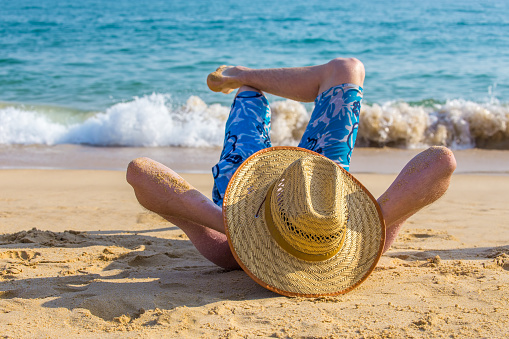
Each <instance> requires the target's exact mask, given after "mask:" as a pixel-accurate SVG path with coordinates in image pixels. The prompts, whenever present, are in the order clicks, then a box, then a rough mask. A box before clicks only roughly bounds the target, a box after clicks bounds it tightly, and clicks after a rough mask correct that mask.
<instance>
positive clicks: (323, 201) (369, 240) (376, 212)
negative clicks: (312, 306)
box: [126, 58, 456, 296]
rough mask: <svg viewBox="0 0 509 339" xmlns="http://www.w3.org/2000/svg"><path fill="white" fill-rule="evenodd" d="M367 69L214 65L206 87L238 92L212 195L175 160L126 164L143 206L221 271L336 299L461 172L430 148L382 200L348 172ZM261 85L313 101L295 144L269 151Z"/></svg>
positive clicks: (339, 61)
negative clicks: (173, 167) (234, 271)
mask: <svg viewBox="0 0 509 339" xmlns="http://www.w3.org/2000/svg"><path fill="white" fill-rule="evenodd" d="M364 77H365V70H364V65H363V64H362V63H361V62H360V61H359V60H357V59H355V58H336V59H333V60H331V61H329V62H328V63H326V64H323V65H317V66H309V67H296V68H279V69H250V68H246V67H241V66H221V67H219V68H218V69H217V70H216V71H215V72H213V73H211V74H209V76H208V78H207V84H208V86H209V88H210V89H211V90H212V91H215V92H223V93H231V92H232V91H233V90H235V89H238V90H237V94H236V96H235V98H234V100H233V104H232V106H231V111H230V115H229V118H228V121H227V123H226V129H225V138H224V146H223V151H222V153H221V156H220V159H219V162H218V163H217V164H216V165H215V166H214V167H213V169H212V171H213V175H214V188H213V192H212V198H213V201H211V200H210V199H208V198H207V197H206V196H205V195H203V194H202V193H200V192H199V191H198V190H196V189H195V188H194V187H193V186H191V185H190V184H189V183H188V182H186V181H185V180H184V179H183V178H182V177H181V176H179V175H178V174H177V173H175V172H174V171H172V170H171V169H170V168H168V167H166V166H164V165H162V164H160V163H158V162H156V161H154V160H151V159H148V158H138V159H135V160H133V161H132V162H131V163H130V164H129V166H128V168H127V175H126V176H127V181H128V182H129V184H131V185H132V187H133V188H134V192H135V194H136V197H137V199H138V201H139V203H140V204H141V205H142V206H144V207H145V208H147V209H149V210H150V211H153V212H155V213H157V214H159V215H161V216H162V217H163V218H165V219H166V220H168V221H170V222H171V223H173V224H174V225H176V226H178V227H179V228H181V229H182V231H184V232H185V234H186V235H187V236H188V237H189V239H190V240H191V242H192V243H193V245H194V246H195V247H196V248H197V250H198V251H199V252H200V253H201V254H202V255H203V256H204V257H205V258H207V259H208V260H210V261H211V262H213V263H214V264H216V265H218V266H220V267H223V268H226V269H238V268H243V269H244V270H245V271H246V272H247V273H248V274H249V275H250V276H251V277H252V278H253V279H254V280H255V281H257V282H258V283H260V284H261V285H263V286H265V287H267V288H269V289H271V290H273V291H276V292H278V293H281V294H285V295H304V296H316V295H334V294H340V293H345V292H347V291H349V290H351V289H353V288H354V287H356V286H358V285H359V284H360V283H361V282H362V281H364V280H365V279H366V278H367V276H368V275H369V274H370V273H371V271H372V270H373V269H374V267H375V265H376V263H377V262H378V259H379V258H380V256H381V254H382V253H383V252H385V251H387V250H388V249H389V248H390V246H391V244H392V243H393V242H394V240H395V238H396V236H397V234H398V231H399V230H400V228H401V226H402V225H403V223H404V222H405V220H407V219H408V218H409V217H410V216H411V215H413V214H414V213H416V212H417V211H419V210H420V209H422V208H423V207H424V206H427V205H429V204H431V203H432V202H434V201H436V200H437V199H438V198H440V197H441V196H442V195H443V194H444V193H445V192H446V190H447V189H448V187H449V182H450V179H451V176H452V173H453V172H454V170H455V168H456V160H455V158H454V155H453V153H452V152H451V151H450V150H449V149H447V148H445V147H431V148H429V149H427V150H425V151H423V152H421V153H420V154H418V155H417V156H415V157H414V158H413V159H411V160H410V162H409V163H408V164H407V165H406V166H405V167H404V168H403V170H402V171H401V172H400V173H399V175H398V176H397V178H396V179H395V181H394V182H393V183H392V184H391V185H390V187H389V188H388V189H387V190H386V191H385V192H384V193H383V194H382V195H381V196H380V197H379V198H378V199H376V200H375V199H374V198H373V197H372V196H371V194H370V193H369V192H368V191H367V190H366V189H365V188H364V187H363V186H362V184H361V183H359V182H358V181H357V180H356V179H355V178H354V177H353V176H352V175H351V174H349V173H348V170H349V164H350V160H351V155H352V150H353V148H354V144H355V139H356V136H357V129H358V122H359V114H360V105H361V100H362V93H363V88H362V86H363V82H364ZM264 92H266V93H270V94H273V95H276V96H280V97H283V98H288V99H292V100H297V101H302V102H311V101H313V100H314V101H315V107H314V110H313V112H312V114H311V117H310V121H309V123H308V126H307V128H306V130H305V132H304V135H303V136H302V139H301V141H300V143H299V145H298V147H281V146H280V147H272V144H271V140H270V119H271V113H270V107H269V103H268V101H267V99H266V98H265V96H264Z"/></svg>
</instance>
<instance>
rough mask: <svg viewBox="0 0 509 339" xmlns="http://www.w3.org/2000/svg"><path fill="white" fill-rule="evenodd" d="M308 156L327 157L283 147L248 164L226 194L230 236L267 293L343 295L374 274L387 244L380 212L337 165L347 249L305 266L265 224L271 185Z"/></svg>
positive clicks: (247, 269)
mask: <svg viewBox="0 0 509 339" xmlns="http://www.w3.org/2000/svg"><path fill="white" fill-rule="evenodd" d="M309 155H313V156H320V157H323V156H322V155H320V154H318V153H315V152H312V151H309V150H306V149H303V148H298V147H286V146H279V147H271V148H267V149H263V150H261V151H258V152H257V153H255V154H253V155H252V156H250V157H249V158H248V159H246V160H245V161H244V162H243V163H242V164H241V166H240V167H239V168H238V169H237V171H236V172H235V174H234V175H233V176H232V178H231V179H230V182H229V184H228V187H227V189H226V192H225V196H224V200H223V218H224V224H225V229H226V236H227V238H228V243H229V245H230V249H231V251H232V253H233V255H234V257H235V259H236V260H237V262H238V263H239V265H240V266H241V267H242V269H243V270H244V271H245V272H246V273H247V274H248V275H249V276H250V277H251V278H252V279H253V280H255V281H256V282H257V283H259V284H260V285H262V286H263V287H265V288H267V289H269V290H272V291H274V292H277V293H279V294H283V295H287V296H305V297H317V296H325V295H338V294H343V293H346V292H348V291H351V290H352V289H354V288H355V287H357V286H358V285H360V284H361V283H362V282H363V281H364V280H365V279H366V278H367V277H368V276H369V275H370V274H371V272H372V271H373V269H374V268H375V266H376V264H377V262H378V260H379V259H380V256H381V255H382V251H383V248H384V243H385V223H384V219H383V216H382V212H381V210H380V206H379V205H378V203H377V202H376V200H375V198H374V197H373V196H372V195H371V194H370V193H369V191H368V190H367V189H366V188H365V187H364V186H363V185H362V184H361V183H360V182H359V181H357V179H355V178H354V177H353V176H352V175H351V174H350V173H348V172H347V171H345V170H344V169H343V168H341V167H340V166H339V165H338V167H340V168H341V171H340V173H341V176H342V178H341V179H342V181H343V183H344V185H346V188H347V190H346V196H345V199H346V202H347V208H348V222H347V225H346V232H345V241H344V243H343V246H342V248H341V249H340V250H339V252H338V253H337V254H336V255H334V256H333V257H332V258H330V259H327V260H324V261H306V260H302V259H299V258H297V257H295V256H293V255H291V254H289V253H288V252H286V251H285V250H284V249H283V248H282V247H281V246H280V245H279V244H278V243H277V242H276V241H275V240H274V239H273V238H272V236H271V233H270V231H269V229H268V228H267V225H266V224H265V216H264V213H265V209H264V208H263V207H262V204H263V202H264V199H265V196H266V194H267V191H268V189H269V187H270V185H271V184H272V183H273V182H274V180H276V179H277V178H278V177H279V176H280V175H281V173H282V172H283V171H284V169H285V168H286V167H288V166H289V165H290V164H291V163H293V162H294V161H295V160H297V159H299V158H302V157H304V156H309ZM260 207H262V208H260Z"/></svg>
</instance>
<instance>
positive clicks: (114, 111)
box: [0, 0, 509, 148]
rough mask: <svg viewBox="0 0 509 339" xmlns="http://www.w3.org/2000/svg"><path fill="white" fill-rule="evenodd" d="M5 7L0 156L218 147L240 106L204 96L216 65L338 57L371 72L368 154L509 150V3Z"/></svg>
mask: <svg viewBox="0 0 509 339" xmlns="http://www.w3.org/2000/svg"><path fill="white" fill-rule="evenodd" d="M0 5H1V10H0V144H60V143H78V144H79V143H82V144H92V145H101V146H102V145H120V146H187V147H207V146H217V145H220V144H221V142H222V128H223V127H222V126H224V121H225V119H226V115H227V113H228V106H229V104H230V101H231V99H232V96H224V95H221V94H217V93H212V92H210V91H209V90H208V89H207V87H206V84H205V78H206V75H207V74H208V73H209V72H211V71H212V70H214V69H215V68H216V67H217V66H219V65H221V64H241V65H245V66H250V67H256V68H262V67H263V68H265V67H291V66H305V65H313V64H318V63H324V62H327V61H328V60H330V59H332V58H335V57H338V56H345V57H347V56H355V57H357V58H359V59H360V60H362V61H363V62H364V64H365V66H366V72H367V77H366V81H365V96H364V103H365V105H364V110H363V113H362V114H363V115H364V119H363V120H362V121H364V126H363V125H362V124H361V130H360V132H359V139H360V141H359V142H360V144H363V145H395V146H400V147H419V146H421V145H429V144H446V145H449V146H451V147H456V148H462V147H463V148H465V147H498V148H505V147H506V144H507V141H508V140H509V127H508V125H509V108H508V103H509V48H508V47H507V46H509V34H508V33H509V15H508V14H509V2H508V1H500V0H490V1H483V2H478V1H461V2H459V1H452V0H445V1H428V2H413V1H403V0H396V1H360V2H345V3H342V2H338V1H320V2H313V1H301V0H292V1H288V0H283V1H238V0H237V1H201V0H198V1H157V0H153V1H140V0H137V1H134V0H118V1H100V0H87V1H81V2H77V1H70V0H65V1H53V0H45V1H7V0H0ZM271 101H277V99H276V98H271ZM291 105H293V104H291V103H285V104H283V105H282V107H281V108H280V111H281V112H288V110H289V109H291V107H293V106H291ZM290 106H291V107H290ZM302 109H304V111H303V112H302V113H298V114H301V115H303V116H304V115H306V114H309V110H310V109H311V107H309V106H302V107H300V106H299V107H298V111H299V110H302ZM283 115H284V114H282V115H281V116H283ZM299 119H300V118H299V117H296V118H291V119H289V121H286V123H285V126H286V127H287V128H289V129H298V128H300V127H299V126H296V125H295V123H294V122H295V121H296V120H299ZM294 120H295V121H294ZM283 130H284V129H279V132H280V133H284V132H283ZM362 130H364V132H363V131H362ZM275 132H278V130H277V129H276V130H275ZM289 133H290V134H292V133H291V132H289ZM293 134H295V133H293ZM280 139H281V140H282V142H283V141H285V142H289V143H292V142H294V141H295V140H290V141H288V138H287V137H286V136H285V135H283V136H282V137H281V138H280Z"/></svg>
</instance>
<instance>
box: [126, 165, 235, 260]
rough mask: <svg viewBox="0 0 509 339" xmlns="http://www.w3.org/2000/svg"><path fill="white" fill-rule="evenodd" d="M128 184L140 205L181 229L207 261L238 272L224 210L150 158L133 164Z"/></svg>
mask: <svg viewBox="0 0 509 339" xmlns="http://www.w3.org/2000/svg"><path fill="white" fill-rule="evenodd" d="M127 181H128V182H129V184H131V186H133V188H134V192H135V194H136V198H137V199H138V201H139V202H140V204H141V205H142V206H143V207H145V208H147V209H149V210H151V211H153V212H155V213H157V214H159V215H161V216H162V217H163V218H165V219H166V220H168V221H170V222H172V223H173V224H175V225H176V226H178V227H179V228H180V229H182V231H184V233H186V235H187V236H188V237H189V239H190V240H191V242H192V243H193V245H194V246H195V247H196V248H197V249H198V251H199V252H200V253H201V254H202V255H203V256H204V257H205V258H207V259H209V260H210V261H212V262H213V263H215V264H216V265H218V266H221V267H224V268H238V264H237V262H236V261H235V259H234V258H233V255H232V254H231V251H230V248H229V246H228V242H227V239H226V235H225V234H224V225H223V216H222V210H221V208H220V207H219V206H217V205H215V204H214V203H213V202H212V201H210V199H208V198H207V197H206V196H204V195H203V194H201V193H200V192H199V191H198V190H197V189H196V188H194V187H193V186H191V185H190V184H189V183H188V182H187V181H185V180H184V179H183V178H182V177H180V176H179V175H178V174H177V173H175V172H174V171H172V170H171V169H169V168H168V167H166V166H164V165H162V164H160V163H158V162H156V161H154V160H151V159H148V158H139V159H135V160H133V161H132V162H131V163H130V164H129V166H128V168H127Z"/></svg>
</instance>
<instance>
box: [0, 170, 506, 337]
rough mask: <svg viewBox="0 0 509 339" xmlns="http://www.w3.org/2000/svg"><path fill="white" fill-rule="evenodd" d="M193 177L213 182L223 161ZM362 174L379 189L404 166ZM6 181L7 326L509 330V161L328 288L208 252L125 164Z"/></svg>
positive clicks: (468, 333)
mask: <svg viewBox="0 0 509 339" xmlns="http://www.w3.org/2000/svg"><path fill="white" fill-rule="evenodd" d="M183 176H184V177H185V178H186V179H187V180H188V181H189V182H190V183H191V184H193V185H194V186H195V187H197V188H198V189H199V190H201V191H202V192H206V193H208V194H210V193H209V192H210V191H211V187H212V177H211V175H210V174H184V175H183ZM356 176H357V177H358V178H359V180H360V181H361V182H363V183H364V184H365V186H366V187H367V188H368V189H369V190H370V191H371V192H372V193H373V195H375V196H379V195H380V194H381V193H382V192H383V191H384V189H385V188H386V187H388V185H389V184H390V183H391V182H392V180H393V179H394V178H395V174H370V173H359V174H357V175H356ZM0 187H1V189H0V227H1V228H0V230H1V232H0V233H1V234H0V337H2V338H11V337H12V338H39V337H41V338H42V337H44V338H46V337H52V338H57V337H58V338H60V337H72V338H97V337H101V338H116V337H127V338H130V337H136V338H138V337H141V338H168V337H175V338H200V337H203V338H251V337H262V338H263V337H273V338H340V337H355V338H358V337H366V338H391V337H394V338H403V337H430V338H442V337H443V338H456V337H465V338H467V337H468V338H474V337H475V338H478V337H489V338H505V337H507V336H508V335H509V306H508V305H509V303H508V302H509V245H508V239H509V221H508V220H509V208H508V206H509V193H508V192H509V176H507V175H505V174H479V173H477V174H455V175H454V177H453V180H452V184H451V187H450V190H449V191H448V193H447V194H446V195H445V196H444V197H443V198H442V199H440V200H439V201H438V202H436V203H435V204H434V205H432V206H430V207H428V208H425V209H424V210H423V211H421V212H420V213H419V214H417V215H415V216H414V217H412V218H411V219H410V220H409V221H408V222H407V224H406V226H405V227H404V229H403V230H402V232H401V233H400V235H399V237H398V239H397V241H396V242H395V244H394V245H393V247H392V248H391V250H390V251H389V252H387V253H386V254H385V255H384V256H383V257H382V258H381V260H380V262H379V264H378V267H377V268H376V269H375V271H374V272H373V273H372V274H371V275H370V277H369V278H368V279H367V280H366V281H365V282H364V283H363V284H362V285H360V286H359V287H358V288H357V289H355V290H353V291H352V292H350V293H348V294H346V295H342V296H337V297H324V298H314V299H306V298H287V297H283V296H280V295H278V294H275V293H272V292H270V291H268V290H265V289H264V288H262V287H261V286H259V285H257V284H256V283H255V282H253V281H252V280H251V279H250V278H249V277H248V276H247V275H246V274H245V273H244V272H243V271H226V270H223V269H221V268H218V267H216V266H214V265H213V264H212V263H210V262H208V261H207V260H205V259H204V258H203V257H202V256H201V255H200V254H199V253H198V252H197V251H196V250H195V249H194V247H193V246H192V244H191V243H190V242H189V240H188V239H187V238H186V236H185V235H184V234H183V233H182V232H181V231H180V230H179V229H178V228H177V227H175V226H173V225H171V224H170V223H168V222H166V221H164V220H162V219H161V218H160V217H158V216H157V215H154V214H152V213H150V212H148V211H146V210H144V209H143V208H142V207H140V206H139V205H138V203H137V201H136V199H135V197H134V194H133V191H132V189H131V187H130V186H129V185H128V184H127V183H126V181H125V173H124V172H123V171H100V170H34V169H12V170H10V169H4V170H0ZM209 196H210V195H209Z"/></svg>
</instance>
